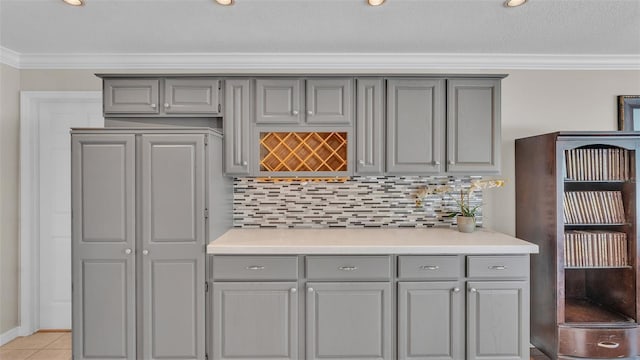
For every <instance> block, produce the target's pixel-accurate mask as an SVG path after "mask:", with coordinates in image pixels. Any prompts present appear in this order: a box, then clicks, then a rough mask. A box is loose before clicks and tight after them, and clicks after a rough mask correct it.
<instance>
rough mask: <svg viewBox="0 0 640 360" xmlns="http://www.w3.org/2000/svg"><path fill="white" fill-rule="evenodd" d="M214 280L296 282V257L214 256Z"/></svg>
mask: <svg viewBox="0 0 640 360" xmlns="http://www.w3.org/2000/svg"><path fill="white" fill-rule="evenodd" d="M213 278H214V279H215V280H297V279H298V258H297V257H296V256H214V257H213Z"/></svg>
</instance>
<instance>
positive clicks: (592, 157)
mask: <svg viewBox="0 0 640 360" xmlns="http://www.w3.org/2000/svg"><path fill="white" fill-rule="evenodd" d="M629 160H630V156H629V151H628V150H625V149H618V148H597V149H570V150H565V163H564V164H563V165H564V166H563V167H564V169H563V172H566V175H565V179H567V180H575V181H627V180H629V176H630V171H629Z"/></svg>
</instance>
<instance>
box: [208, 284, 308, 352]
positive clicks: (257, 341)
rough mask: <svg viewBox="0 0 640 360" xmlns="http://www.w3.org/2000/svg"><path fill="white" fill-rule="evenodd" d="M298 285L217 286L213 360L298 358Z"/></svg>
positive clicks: (215, 292)
mask: <svg viewBox="0 0 640 360" xmlns="http://www.w3.org/2000/svg"><path fill="white" fill-rule="evenodd" d="M296 286H297V283H295V282H286V283H269V282H264V283H256V282H253V283H247V282H245V283H215V284H214V285H213V314H212V315H213V334H212V336H213V359H214V360H222V359H233V360H256V359H278V360H289V359H297V358H298V292H297V289H296Z"/></svg>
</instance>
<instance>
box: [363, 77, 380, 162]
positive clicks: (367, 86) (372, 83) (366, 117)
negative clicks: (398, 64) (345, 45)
mask: <svg viewBox="0 0 640 360" xmlns="http://www.w3.org/2000/svg"><path fill="white" fill-rule="evenodd" d="M356 81H357V91H356V173H357V174H363V175H365V174H382V173H383V172H384V129H385V127H384V120H385V115H384V99H385V98H384V79H383V78H358V79H357V80H356Z"/></svg>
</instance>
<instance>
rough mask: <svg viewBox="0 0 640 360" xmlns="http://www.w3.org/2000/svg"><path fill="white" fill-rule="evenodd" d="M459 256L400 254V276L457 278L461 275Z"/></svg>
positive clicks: (406, 278)
mask: <svg viewBox="0 0 640 360" xmlns="http://www.w3.org/2000/svg"><path fill="white" fill-rule="evenodd" d="M461 275H462V272H461V266H460V257H459V256H455V255H453V256H449V255H445V256H398V278H400V279H403V280H408V279H416V280H419V279H457V278H459V277H461Z"/></svg>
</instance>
